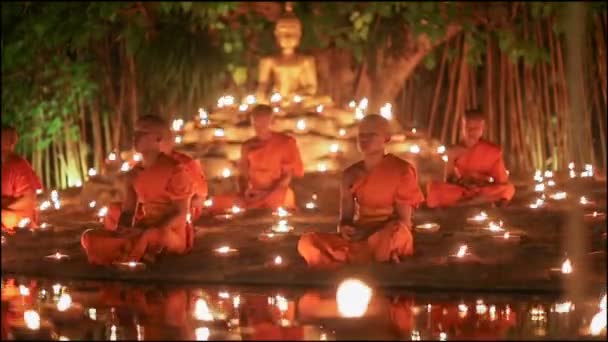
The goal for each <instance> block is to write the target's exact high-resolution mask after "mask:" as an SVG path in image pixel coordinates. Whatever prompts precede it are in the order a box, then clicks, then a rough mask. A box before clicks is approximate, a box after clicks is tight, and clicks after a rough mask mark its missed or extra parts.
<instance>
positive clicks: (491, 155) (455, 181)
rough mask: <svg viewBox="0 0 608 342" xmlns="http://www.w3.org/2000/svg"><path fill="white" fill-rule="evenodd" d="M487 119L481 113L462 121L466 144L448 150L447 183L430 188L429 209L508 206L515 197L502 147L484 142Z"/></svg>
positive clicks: (467, 113)
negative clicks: (494, 204) (496, 203)
mask: <svg viewBox="0 0 608 342" xmlns="http://www.w3.org/2000/svg"><path fill="white" fill-rule="evenodd" d="M484 129H485V117H484V115H483V113H482V112H481V111H479V110H472V111H467V112H466V113H465V115H464V117H463V118H462V128H461V131H462V140H461V142H460V144H458V145H456V146H453V147H451V148H449V149H448V151H447V157H448V161H447V163H446V165H445V174H444V177H445V181H443V182H438V181H431V182H429V183H428V184H427V205H428V207H429V208H437V207H449V206H454V205H479V204H482V203H493V202H500V204H501V205H505V204H507V203H508V202H509V201H510V200H511V199H512V198H513V195H514V194H515V187H514V186H513V185H512V184H510V183H509V175H508V174H507V170H506V168H505V164H504V161H503V156H502V150H501V148H500V146H498V145H496V144H493V143H491V142H489V141H487V140H485V139H482V138H481V137H482V136H483V133H484Z"/></svg>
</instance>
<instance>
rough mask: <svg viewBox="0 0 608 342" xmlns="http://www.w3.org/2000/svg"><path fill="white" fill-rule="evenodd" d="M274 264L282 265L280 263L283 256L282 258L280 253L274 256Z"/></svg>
mask: <svg viewBox="0 0 608 342" xmlns="http://www.w3.org/2000/svg"><path fill="white" fill-rule="evenodd" d="M274 264H275V265H276V266H280V265H282V264H283V258H282V257H281V256H280V255H277V256H276V257H275V258H274Z"/></svg>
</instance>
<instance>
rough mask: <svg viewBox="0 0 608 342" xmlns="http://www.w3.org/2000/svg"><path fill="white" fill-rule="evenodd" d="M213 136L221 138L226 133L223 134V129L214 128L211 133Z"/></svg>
mask: <svg viewBox="0 0 608 342" xmlns="http://www.w3.org/2000/svg"><path fill="white" fill-rule="evenodd" d="M213 136H214V137H216V138H223V137H225V136H226V133H225V132H224V129H223V128H216V129H215V131H214V132H213Z"/></svg>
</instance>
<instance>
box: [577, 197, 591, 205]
mask: <svg viewBox="0 0 608 342" xmlns="http://www.w3.org/2000/svg"><path fill="white" fill-rule="evenodd" d="M579 203H580V204H582V205H585V206H586V205H592V204H595V203H594V202H592V201H589V200H588V199H587V198H586V197H585V196H582V197H581V199H580V201H579Z"/></svg>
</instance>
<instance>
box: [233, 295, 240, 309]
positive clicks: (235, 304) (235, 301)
mask: <svg viewBox="0 0 608 342" xmlns="http://www.w3.org/2000/svg"><path fill="white" fill-rule="evenodd" d="M240 305H241V296H239V295H236V296H234V297H232V307H233V308H235V309H238V308H239V306H240Z"/></svg>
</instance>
